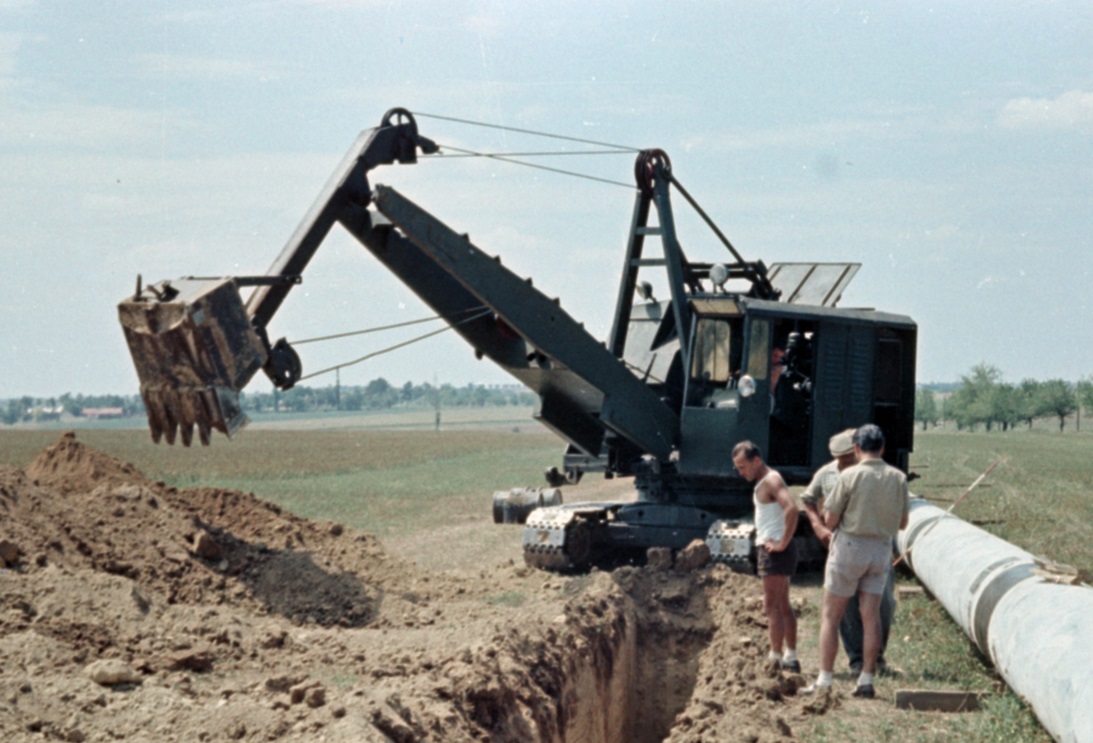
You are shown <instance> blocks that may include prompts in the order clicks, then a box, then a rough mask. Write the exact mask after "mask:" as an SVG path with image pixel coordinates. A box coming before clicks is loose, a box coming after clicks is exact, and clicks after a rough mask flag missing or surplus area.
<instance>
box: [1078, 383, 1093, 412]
mask: <svg viewBox="0 0 1093 743" xmlns="http://www.w3.org/2000/svg"><path fill="white" fill-rule="evenodd" d="M1077 393H1078V402H1079V403H1080V404H1081V406H1082V410H1084V411H1085V415H1086V418H1088V417H1089V416H1090V414H1093V374H1090V375H1089V376H1088V377H1087V378H1085V379H1079V380H1078V389H1077Z"/></svg>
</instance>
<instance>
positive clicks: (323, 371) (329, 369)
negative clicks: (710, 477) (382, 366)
mask: <svg viewBox="0 0 1093 743" xmlns="http://www.w3.org/2000/svg"><path fill="white" fill-rule="evenodd" d="M491 314H493V310H489V309H487V310H485V311H484V312H479V313H478V314H477V315H471V316H470V317H466V318H464V319H462V320H460V321H459V322H457V323H454V324H452V325H448V326H446V327H443V328H440V329H439V330H434V331H432V332H431V333H426V334H425V335H419V336H418V337H416V338H411V339H410V340H408V341H403V342H402V343H396V344H395V345H393V346H388V347H387V348H383V349H380V350H379V351H373V352H372V353H369V354H365V355H364V356H361V357H360V358H359V359H354V360H353V361H347V362H345V363H344V364H337V365H335V366H331V367H327V368H326V369H320V370H319V371H317V372H312V373H311V374H305V375H304V376H302V377H300V378H299V380H297V381H299V382H302V381H304V380H305V379H311V378H312V377H317V376H319V375H320V374H328V373H330V372H332V371H335V370H337V369H344V368H345V367H347V366H353V365H354V364H359V363H361V362H362V361H367V360H368V359H371V358H375V357H376V356H380V355H382V354H385V353H389V352H391V351H394V350H396V349H399V348H403V347H404V346H409V345H410V344H412V343H417V342H418V341H423V340H425V339H426V338H431V337H433V336H434V335H439V334H440V333H443V332H445V331H447V330H452V329H453V328H455V327H458V326H459V325H463V324H464V323H468V322H471V321H473V320H478V319H480V318H483V317H486V316H487V315H491Z"/></svg>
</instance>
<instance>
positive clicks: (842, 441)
mask: <svg viewBox="0 0 1093 743" xmlns="http://www.w3.org/2000/svg"><path fill="white" fill-rule="evenodd" d="M857 430H858V429H856V428H848V429H846V430H845V431H840V432H839V433H837V434H835V435H834V436H832V437H831V439H830V440H829V441H828V442H827V448H828V449H829V450H830V451H831V456H833V457H841V456H843V455H845V454H853V453H854V432H855V431H857Z"/></svg>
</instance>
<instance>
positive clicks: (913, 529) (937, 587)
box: [899, 498, 1093, 742]
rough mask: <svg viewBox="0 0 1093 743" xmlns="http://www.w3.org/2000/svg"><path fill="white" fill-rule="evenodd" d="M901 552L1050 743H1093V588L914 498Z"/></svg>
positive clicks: (900, 539) (903, 534) (900, 547)
mask: <svg viewBox="0 0 1093 743" xmlns="http://www.w3.org/2000/svg"><path fill="white" fill-rule="evenodd" d="M899 549H900V552H901V553H903V554H906V560H907V562H908V564H909V565H910V567H911V569H912V570H914V572H915V575H916V576H917V577H918V579H919V580H920V581H921V582H922V583H923V585H925V586H926V588H927V589H928V590H929V591H930V593H932V594H933V595H934V596H935V597H936V598H937V599H938V601H940V602H941V604H942V606H944V607H945V610H946V611H947V612H948V613H949V614H950V616H952V618H953V619H954V620H955V621H956V623H957V624H959V625H960V627H961V629H963V630H964V632H965V633H966V634H967V635H968V637H969V638H971V640H972V641H973V642H974V643H975V644H976V645H977V646H978V647H979V649H980V650H981V651H982V652H983V654H984V655H986V656H987V657H988V658H989V659H990V660H991V662H992V663H993V664H994V667H995V668H996V669H997V670H998V672H999V673H1000V674H1001V675H1002V677H1003V678H1004V679H1005V680H1006V683H1007V684H1009V686H1010V688H1011V689H1013V691H1014V692H1015V693H1017V694H1019V695H1020V696H1022V697H1024V698H1025V699H1026V700H1027V701H1028V703H1029V704H1030V705H1031V706H1032V708H1033V711H1034V712H1035V713H1036V716H1037V718H1039V720H1040V722H1041V724H1043V726H1044V728H1046V729H1047V731H1048V732H1049V733H1050V734H1051V736H1052V737H1053V738H1055V739H1056V740H1059V741H1090V742H1093V590H1090V588H1089V587H1087V586H1074V585H1064V584H1060V583H1055V582H1052V581H1049V580H1045V579H1044V578H1043V577H1042V571H1040V574H1038V573H1037V572H1035V571H1037V570H1038V567H1039V565H1040V564H1041V561H1038V560H1037V559H1036V558H1035V557H1034V556H1033V555H1031V554H1030V553H1028V552H1025V551H1024V550H1022V549H1020V548H1018V547H1016V546H1014V545H1012V544H1010V543H1009V542H1006V541H1005V540H1003V539H999V538H998V537H996V536H994V535H992V534H988V533H987V532H985V531H983V530H982V529H979V528H978V527H975V526H973V525H971V524H969V523H968V522H966V521H963V520H962V519H959V518H957V517H956V516H953V515H951V514H949V513H947V512H946V511H943V510H941V509H940V508H937V507H935V506H932V505H930V504H929V503H927V502H926V501H924V500H920V499H917V498H916V499H913V500H912V502H911V517H910V522H909V523H908V525H907V528H906V529H905V530H904V531H902V532H900V534H899Z"/></svg>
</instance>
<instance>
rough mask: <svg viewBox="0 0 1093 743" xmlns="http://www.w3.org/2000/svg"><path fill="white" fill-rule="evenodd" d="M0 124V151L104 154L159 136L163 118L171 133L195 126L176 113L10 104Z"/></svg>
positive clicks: (156, 140) (66, 105)
mask: <svg viewBox="0 0 1093 743" xmlns="http://www.w3.org/2000/svg"><path fill="white" fill-rule="evenodd" d="M0 102H2V103H3V105H4V106H5V107H6V108H7V110H6V111H5V114H4V117H3V118H2V119H0V146H5V147H16V148H23V147H34V148H36V149H38V150H39V151H41V149H40V148H42V147H45V146H48V147H60V148H62V149H70V148H75V149H88V150H94V151H105V150H110V149H112V148H114V147H116V146H117V145H119V144H124V145H125V146H126V147H128V148H131V147H132V146H134V145H135V144H136V143H143V144H145V145H147V144H150V143H155V142H158V141H160V140H161V139H162V137H163V131H164V121H165V117H169V120H170V123H171V129H172V130H178V129H179V128H189V127H196V126H200V124H198V123H197V122H195V121H193V120H192V119H191V118H190V117H189V116H187V115H185V114H184V113H181V112H178V111H169V112H168V111H140V110H136V109H125V108H116V107H113V106H101V105H80V104H74V103H69V104H62V105H55V106H54V105H50V106H48V107H42V108H37V107H33V106H29V105H26V104H23V103H21V102H16V101H12V100H10V99H9V100H7V101H3V100H2V99H0Z"/></svg>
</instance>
